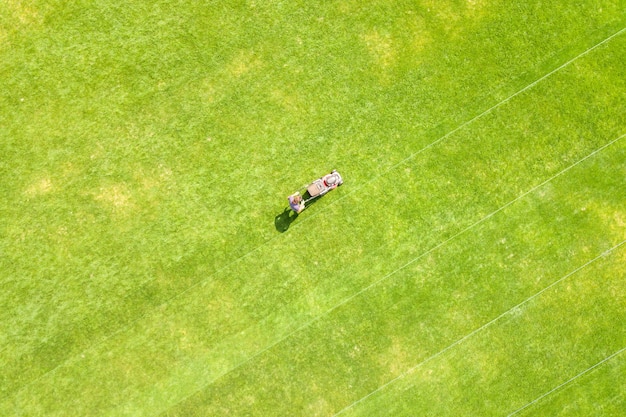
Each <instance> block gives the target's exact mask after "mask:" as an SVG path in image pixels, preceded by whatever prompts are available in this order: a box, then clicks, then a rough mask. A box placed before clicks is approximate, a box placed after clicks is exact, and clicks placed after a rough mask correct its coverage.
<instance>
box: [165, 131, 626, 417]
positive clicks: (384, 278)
mask: <svg viewBox="0 0 626 417" xmlns="http://www.w3.org/2000/svg"><path fill="white" fill-rule="evenodd" d="M624 137H626V133H625V134H622V135H621V136H619V137H617V138H616V139H613V140H612V141H610V142H608V143H607V144H605V145H603V146H601V147H599V148H598V149H596V150H594V151H593V152H591V153H590V154H588V155H587V156H585V157H584V158H582V159H580V160H578V161H576V162H574V163H573V164H571V165H570V166H568V167H566V168H564V169H563V170H561V171H560V172H558V173H557V174H555V175H553V176H552V177H550V178H548V179H547V180H545V181H543V182H542V183H540V184H539V185H536V186H534V187H533V188H531V189H530V190H528V191H526V192H524V193H523V194H521V195H519V196H518V197H516V198H515V199H513V200H511V201H510V202H508V203H506V204H505V205H503V206H502V207H500V208H498V209H497V210H495V211H493V212H491V213H490V214H488V215H486V216H485V217H483V218H482V219H480V220H478V221H476V222H474V223H473V224H471V225H470V226H468V227H466V228H465V229H463V230H461V231H460V232H458V233H456V234H455V235H453V236H452V237H450V238H448V239H446V240H444V241H442V242H441V243H438V244H437V245H435V246H433V247H432V248H430V249H429V250H427V251H426V252H423V253H422V254H420V255H418V256H417V257H415V258H413V259H411V260H410V261H409V262H407V263H405V264H404V265H402V266H400V267H399V268H397V269H395V270H394V271H392V272H390V273H388V274H386V275H384V276H383V277H382V278H380V279H378V280H376V281H374V282H373V283H371V284H370V285H368V286H366V287H364V288H363V289H361V290H359V291H357V292H356V293H354V294H352V295H351V296H349V297H347V298H345V299H344V300H342V301H341V302H340V303H338V304H336V305H334V306H333V307H331V308H330V309H328V310H327V311H325V312H324V313H322V314H320V315H319V316H317V317H314V318H313V319H311V320H309V321H307V322H306V323H304V324H303V325H301V326H300V327H298V328H296V329H294V330H293V331H291V332H289V333H288V334H286V335H285V336H282V337H281V338H280V339H278V340H276V341H275V342H274V343H272V344H270V345H268V346H266V347H265V348H263V349H262V350H259V351H258V352H255V353H254V354H253V355H251V356H250V357H248V358H246V359H244V360H243V361H241V362H239V363H237V364H235V365H234V366H233V367H232V368H231V369H229V370H228V371H226V372H224V373H223V374H222V375H220V376H218V377H216V378H214V379H213V380H212V381H210V382H209V383H208V384H206V385H205V386H204V387H203V388H201V389H198V390H195V391H194V392H192V393H191V394H189V395H187V396H185V397H184V398H182V399H181V400H180V401H178V402H176V403H175V404H173V405H171V406H169V407H168V408H167V409H166V410H164V411H162V412H161V413H160V414H159V415H162V414H163V413H165V412H167V410H169V409H171V408H173V407H175V406H176V405H177V404H180V403H182V402H183V401H185V400H186V399H188V398H190V397H192V396H193V395H195V394H196V393H197V392H199V391H201V390H202V389H204V388H206V387H207V386H209V385H212V384H214V383H215V382H217V381H218V380H220V379H222V378H223V377H225V376H226V375H228V374H230V373H231V372H234V371H235V370H236V369H238V368H240V367H241V366H244V365H245V364H247V363H249V362H251V361H252V360H254V359H255V358H257V357H259V356H261V355H262V354H264V353H265V352H267V351H269V350H271V349H273V348H274V347H275V346H277V345H279V344H280V343H282V342H283V341H285V340H287V339H289V338H290V337H291V336H293V335H295V334H297V333H299V332H301V331H302V330H304V329H306V328H308V327H309V326H311V325H312V324H314V323H316V322H318V321H320V320H321V319H323V318H324V317H326V316H328V315H329V314H330V313H332V312H333V311H335V310H336V309H338V308H340V307H341V306H343V305H345V304H347V303H348V302H350V301H351V300H353V299H354V298H356V297H358V296H359V295H361V294H363V293H364V292H366V291H368V290H369V289H371V288H372V287H374V286H376V285H378V284H379V283H381V282H383V281H385V280H387V279H388V278H390V277H391V276H393V275H394V274H396V273H398V272H400V271H402V270H404V269H405V268H407V267H408V266H410V265H412V264H414V263H415V262H417V261H418V260H420V259H421V258H423V257H425V256H427V255H429V254H431V253H432V252H434V251H436V250H437V249H439V248H441V247H443V246H445V245H446V244H447V243H449V242H450V241H452V240H453V239H455V238H457V237H459V236H461V235H462V234H465V233H466V232H468V231H470V230H471V229H473V228H474V227H476V226H478V225H480V224H482V223H484V222H485V221H487V220H489V219H490V218H492V217H493V216H495V215H497V214H498V213H499V212H501V211H503V210H505V209H506V208H507V207H509V206H511V205H512V204H514V203H516V202H517V201H519V200H521V199H523V198H524V197H526V196H527V195H529V194H531V193H533V192H534V191H537V190H538V189H540V188H541V187H543V186H544V185H546V184H548V183H550V182H551V181H553V180H554V179H556V178H558V177H560V176H562V175H563V174H565V173H567V172H568V171H570V170H571V169H572V168H574V167H576V166H577V165H579V164H581V163H582V162H584V161H586V160H588V159H589V158H592V157H593V156H594V155H596V154H598V153H599V152H601V151H603V150H604V149H606V148H608V147H610V146H611V145H613V144H615V143H616V142H618V141H619V140H620V139H622V138H624ZM625 243H626V240H624V241H622V242H620V243H619V244H618V245H616V246H614V247H612V248H610V249H609V250H607V251H605V252H603V253H601V254H600V255H598V256H597V257H595V258H594V259H592V260H590V261H588V262H587V263H585V264H584V265H582V266H580V267H578V268H577V269H575V270H574V271H572V272H570V273H569V274H567V275H565V276H564V277H562V278H560V279H558V280H557V281H555V282H553V283H551V284H550V285H548V286H547V287H545V288H544V289H542V290H541V291H539V292H537V293H536V294H534V295H532V296H531V297H529V298H527V299H526V300H524V301H523V302H521V303H520V304H518V305H516V306H515V307H512V308H511V309H509V310H507V311H506V312H504V313H502V314H501V315H500V316H498V317H496V318H495V319H493V320H492V321H490V322H489V323H487V324H485V325H483V326H481V327H480V328H478V329H476V330H474V331H472V332H471V333H469V334H468V335H466V336H464V337H463V338H461V339H459V340H457V341H456V342H454V343H453V344H452V345H450V346H448V347H447V348H445V349H443V350H442V351H440V352H438V353H436V354H435V355H433V356H431V357H429V358H427V359H426V360H424V361H423V362H421V363H420V364H418V365H416V366H415V367H413V368H411V369H409V370H408V371H406V372H405V373H403V374H401V376H398V377H396V378H394V379H393V380H391V381H389V382H388V383H386V384H385V385H382V386H381V387H379V388H378V389H377V390H376V391H373V392H372V393H370V394H368V395H367V396H366V397H363V398H362V399H360V400H359V401H357V402H355V403H353V404H352V405H355V404H356V403H358V402H360V401H362V400H364V399H365V398H367V397H369V396H371V395H373V394H374V393H376V392H377V391H379V390H380V389H382V388H384V387H385V386H387V385H389V384H391V383H393V382H394V381H396V380H398V379H400V378H401V377H403V376H404V375H406V374H408V373H409V372H411V371H412V370H413V369H415V368H417V367H419V366H421V365H423V364H424V363H426V362H428V361H430V360H432V359H434V358H435V357H437V356H439V355H440V354H442V353H444V352H445V351H447V350H449V349H451V348H452V347H454V346H456V345H458V344H459V343H461V342H463V341H464V340H466V339H467V338H469V337H471V336H472V335H473V334H475V333H477V332H479V331H480V330H482V329H484V328H486V327H487V326H489V325H491V324H492V323H494V322H495V321H497V320H498V319H500V318H501V317H503V316H505V315H506V314H508V313H509V312H510V311H512V310H514V309H515V308H517V307H519V306H521V305H522V304H524V303H526V302H528V301H530V300H532V299H533V298H535V297H537V296H538V295H540V294H541V293H543V292H544V291H546V290H548V289H549V288H551V287H553V286H554V285H556V284H558V283H559V282H561V281H563V280H565V279H566V278H568V277H569V276H571V275H574V274H575V273H576V272H578V271H580V270H582V269H584V268H585V267H587V266H588V265H590V264H591V263H593V262H595V261H596V260H598V259H600V258H602V257H605V256H608V255H609V254H610V253H611V252H612V251H613V250H615V249H617V248H619V247H620V246H622V245H623V244H625ZM352 405H350V406H348V407H347V408H345V409H343V410H341V411H340V412H339V413H337V414H335V415H339V414H341V413H342V412H344V411H345V410H347V409H348V408H350V407H352Z"/></svg>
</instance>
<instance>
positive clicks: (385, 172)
mask: <svg viewBox="0 0 626 417" xmlns="http://www.w3.org/2000/svg"><path fill="white" fill-rule="evenodd" d="M624 31H626V28H622V29H621V30H619V31H617V32H615V33H614V34H612V35H611V36H609V37H608V38H606V39H604V40H603V41H601V42H599V43H597V44H595V45H593V46H592V47H590V48H589V49H587V50H585V51H583V52H581V53H580V54H578V55H576V56H575V57H574V58H572V59H570V60H569V61H567V62H565V63H564V64H562V65H560V66H558V67H557V68H555V69H553V70H552V71H550V72H548V73H547V74H545V75H543V76H542V77H540V78H538V79H536V80H535V81H533V82H532V83H530V84H528V85H527V86H526V87H524V88H522V89H521V90H518V91H517V92H515V93H513V94H511V95H510V96H508V97H507V98H505V99H504V100H502V101H500V102H498V103H496V104H494V105H493V106H491V107H490V108H488V109H487V110H485V111H483V112H482V113H480V114H478V115H477V116H474V117H473V118H471V119H469V120H467V121H465V122H463V123H461V124H460V125H459V126H457V127H455V128H454V129H452V130H451V131H449V132H448V133H446V134H445V135H443V136H442V137H440V138H439V139H437V140H435V141H434V142H431V143H429V144H428V145H426V146H424V147H423V148H421V149H420V150H418V151H416V152H414V153H412V154H410V155H409V156H407V157H406V158H404V159H403V160H401V161H400V162H398V163H396V164H395V165H392V166H391V167H390V168H388V169H387V170H386V171H383V172H382V173H381V174H379V175H377V176H375V177H374V178H372V179H371V180H369V181H367V182H365V183H363V184H361V186H359V187H356V188H354V189H353V190H352V191H350V192H349V193H346V194H344V195H343V196H341V197H340V198H338V199H336V200H335V201H333V202H331V203H330V204H328V206H327V207H329V206H331V205H333V204H336V203H337V202H339V201H341V200H342V199H344V198H346V197H348V196H349V195H352V194H354V193H355V192H357V191H358V190H360V189H362V188H364V187H365V186H367V185H368V184H371V183H372V182H374V181H376V180H377V179H379V178H381V177H383V176H385V175H387V174H388V173H389V172H391V171H393V170H394V169H396V168H397V167H399V166H400V165H402V164H404V163H405V162H407V161H409V160H411V159H413V158H414V157H415V156H417V155H419V154H421V153H422V152H424V151H426V150H428V149H430V148H432V147H433V146H435V145H436V144H438V143H439V142H441V141H443V140H444V139H446V138H448V137H449V136H451V135H452V134H454V133H456V132H458V131H459V130H461V129H463V128H464V127H465V126H467V125H469V124H471V123H473V122H475V121H476V120H478V119H480V118H481V117H483V116H485V115H486V114H489V113H491V112H492V111H493V110H495V109H497V108H498V107H500V106H502V105H503V104H505V103H507V102H508V101H510V100H511V99H512V98H514V97H516V96H518V95H520V94H521V93H523V92H524V91H526V90H528V89H530V88H532V87H534V86H535V85H537V84H538V83H539V82H541V81H543V80H545V79H546V78H548V77H550V76H551V75H552V74H554V73H556V72H558V71H560V70H562V69H563V68H565V67H566V66H568V65H569V64H571V63H572V62H574V61H576V60H578V59H579V58H581V57H583V56H585V55H587V54H588V53H589V52H591V51H593V50H594V49H596V48H598V47H599V46H601V45H604V44H605V43H607V42H608V41H610V40H611V39H613V38H615V37H616V36H619V35H620V34H621V33H622V32H624ZM319 214H321V212H320V213H316V214H315V215H312V216H309V217H307V218H306V219H303V221H301V222H300V223H303V222H304V221H306V220H308V219H311V218H313V217H316V216H317V215H319ZM295 226H297V225H294V227H295Z"/></svg>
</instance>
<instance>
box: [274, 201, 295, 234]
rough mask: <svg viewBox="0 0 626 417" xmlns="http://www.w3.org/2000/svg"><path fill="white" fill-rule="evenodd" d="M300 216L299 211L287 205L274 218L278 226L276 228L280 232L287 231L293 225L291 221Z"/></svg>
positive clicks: (275, 224)
mask: <svg viewBox="0 0 626 417" xmlns="http://www.w3.org/2000/svg"><path fill="white" fill-rule="evenodd" d="M298 216H299V214H298V213H296V212H295V211H293V210H291V209H290V208H289V207H286V208H285V210H283V212H282V213H280V214H279V215H278V216H276V217H275V218H274V226H276V230H277V231H279V232H280V233H285V232H286V231H287V230H288V229H289V226H291V223H293V222H294V221H295V220H296V219H297V218H298Z"/></svg>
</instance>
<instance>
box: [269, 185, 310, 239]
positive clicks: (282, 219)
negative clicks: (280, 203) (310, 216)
mask: <svg viewBox="0 0 626 417" xmlns="http://www.w3.org/2000/svg"><path fill="white" fill-rule="evenodd" d="M302 197H303V198H304V199H305V200H307V199H309V198H311V196H310V195H309V192H308V191H307V192H305V193H304V195H303V196H302ZM318 200H319V197H318V198H314V199H313V200H311V201H309V202H308V203H306V208H309V207H311V206H312V205H313V204H314V203H316V202H317V201H318ZM305 210H306V209H305ZM300 214H302V212H300ZM300 214H298V213H296V212H295V211H293V210H291V209H290V208H289V207H285V209H284V210H283V212H282V213H280V214H278V215H277V216H276V217H274V226H275V227H276V230H277V231H279V232H280V233H285V232H286V231H287V230H288V229H289V226H291V223H293V222H294V221H296V219H297V218H298V216H299V215H300Z"/></svg>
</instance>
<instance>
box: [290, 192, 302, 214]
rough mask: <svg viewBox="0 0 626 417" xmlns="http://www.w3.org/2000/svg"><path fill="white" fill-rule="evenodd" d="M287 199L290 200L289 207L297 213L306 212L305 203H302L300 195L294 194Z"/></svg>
mask: <svg viewBox="0 0 626 417" xmlns="http://www.w3.org/2000/svg"><path fill="white" fill-rule="evenodd" d="M287 199H288V200H289V207H291V209H292V210H293V211H295V212H296V213H300V212H301V211H302V210H304V201H302V196H301V195H300V194H299V193H295V194H292V195H290V196H289V197H287Z"/></svg>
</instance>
